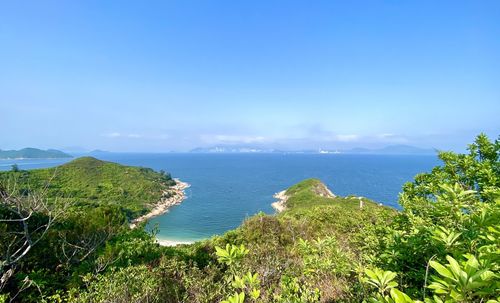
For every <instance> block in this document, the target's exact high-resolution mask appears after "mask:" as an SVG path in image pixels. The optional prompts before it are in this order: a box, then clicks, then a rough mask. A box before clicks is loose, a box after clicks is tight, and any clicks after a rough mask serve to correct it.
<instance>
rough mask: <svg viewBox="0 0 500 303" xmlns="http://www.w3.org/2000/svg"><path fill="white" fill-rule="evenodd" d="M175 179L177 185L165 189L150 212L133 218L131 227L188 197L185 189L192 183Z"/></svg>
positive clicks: (164, 211) (161, 212) (165, 210)
mask: <svg viewBox="0 0 500 303" xmlns="http://www.w3.org/2000/svg"><path fill="white" fill-rule="evenodd" d="M174 180H175V185H174V186H171V187H169V188H168V189H166V190H164V191H163V193H162V198H161V199H160V201H158V204H156V206H155V207H154V208H153V209H152V210H151V211H150V212H149V213H147V214H145V215H143V216H140V217H139V218H136V219H134V220H132V221H131V222H130V228H136V227H137V225H138V224H139V223H141V222H144V221H146V220H148V219H151V218H153V217H156V216H159V215H162V214H164V213H166V212H167V211H168V209H169V208H170V207H172V206H174V205H179V204H180V203H181V202H182V201H184V199H186V193H185V192H184V191H185V190H186V188H188V187H189V186H191V185H189V184H188V183H186V182H182V181H181V180H179V179H174Z"/></svg>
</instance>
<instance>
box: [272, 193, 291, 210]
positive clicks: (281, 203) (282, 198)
mask: <svg viewBox="0 0 500 303" xmlns="http://www.w3.org/2000/svg"><path fill="white" fill-rule="evenodd" d="M273 198H275V199H278V201H276V202H273V203H271V206H272V207H273V208H274V209H275V210H276V211H277V212H279V213H280V212H282V211H284V210H285V209H286V201H287V200H288V196H287V195H286V190H282V191H280V192H279V193H275V194H274V195H273Z"/></svg>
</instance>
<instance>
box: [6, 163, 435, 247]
mask: <svg viewBox="0 0 500 303" xmlns="http://www.w3.org/2000/svg"><path fill="white" fill-rule="evenodd" d="M99 158H100V159H102V160H108V161H113V162H118V163H121V164H126V165H137V166H144V167H151V168H153V169H155V170H160V169H163V170H165V171H168V172H170V173H171V174H172V176H173V177H175V178H180V179H181V180H183V181H185V182H188V183H190V184H191V187H190V188H189V189H187V191H186V194H187V199H186V200H184V202H183V203H182V204H181V205H179V206H175V207H173V208H171V209H170V211H169V212H168V213H166V214H164V215H162V216H159V217H156V218H153V219H151V220H150V224H149V227H150V228H151V227H153V226H155V225H158V227H159V234H158V238H160V239H168V240H180V241H186V240H199V239H203V238H208V237H210V236H212V235H214V234H222V233H224V232H225V231H227V230H230V229H232V228H235V227H237V226H238V225H240V224H241V222H242V221H243V220H244V219H245V218H246V217H248V216H251V215H254V214H256V213H258V212H259V211H263V212H266V213H273V212H274V210H273V209H272V207H271V203H272V202H273V201H274V199H273V197H272V196H273V194H274V193H276V192H278V191H281V190H283V189H286V188H288V187H289V186H291V185H293V184H295V183H296V182H299V181H301V180H303V179H306V178H319V179H321V180H322V181H323V182H324V183H325V184H327V186H328V187H329V188H330V189H331V190H332V191H333V192H334V193H335V194H337V195H341V196H346V195H357V196H365V197H368V198H370V199H372V200H375V201H377V202H380V203H383V204H385V205H389V206H392V207H398V204H397V198H398V193H399V192H400V190H401V186H402V185H403V184H404V183H405V182H407V181H411V180H412V178H413V177H414V176H415V174H417V173H420V172H424V171H429V170H430V169H431V168H432V167H433V166H435V165H437V164H438V160H437V158H436V156H382V155H313V154H132V153H121V154H119V153H109V154H105V155H102V156H99ZM67 161H68V160H66V159H64V160H62V159H61V160H54V159H51V160H37V159H26V160H1V161H0V170H8V169H10V165H11V164H12V163H17V164H18V165H19V167H20V168H21V169H34V168H41V167H51V166H55V165H58V164H62V163H64V162H67Z"/></svg>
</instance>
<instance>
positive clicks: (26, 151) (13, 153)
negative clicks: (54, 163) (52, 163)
mask: <svg viewBox="0 0 500 303" xmlns="http://www.w3.org/2000/svg"><path fill="white" fill-rule="evenodd" d="M56 158H73V156H71V155H69V154H67V153H64V152H62V151H60V150H56V149H47V150H42V149H38V148H31V147H28V148H23V149H20V150H0V159H56Z"/></svg>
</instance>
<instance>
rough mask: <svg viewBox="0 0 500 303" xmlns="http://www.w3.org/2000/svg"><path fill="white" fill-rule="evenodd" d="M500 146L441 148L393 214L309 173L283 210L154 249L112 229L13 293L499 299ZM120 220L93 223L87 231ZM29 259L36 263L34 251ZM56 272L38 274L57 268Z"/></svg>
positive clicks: (237, 299)
mask: <svg viewBox="0 0 500 303" xmlns="http://www.w3.org/2000/svg"><path fill="white" fill-rule="evenodd" d="M499 152H500V143H499V142H498V141H495V142H490V141H489V140H488V139H487V138H486V137H485V136H483V135H481V136H479V137H478V138H477V139H476V141H475V143H474V144H472V145H471V146H470V147H469V153H468V154H465V155H460V154H454V153H449V152H446V153H441V154H440V155H439V157H440V158H441V160H443V165H442V166H439V167H436V168H434V169H433V171H432V172H430V173H426V174H421V175H418V176H416V177H415V181H414V182H412V183H408V184H406V185H405V186H404V188H403V191H402V193H401V196H400V204H401V205H402V206H403V209H402V211H400V212H396V211H394V210H392V209H389V208H386V207H382V206H379V205H377V204H376V203H373V202H370V201H368V200H365V204H364V207H363V208H361V209H360V208H359V200H358V199H357V198H349V197H346V198H343V197H335V198H330V197H327V196H325V195H321V192H322V185H321V183H320V181H319V180H314V179H311V180H306V181H304V182H301V183H299V184H297V185H295V186H293V187H292V188H290V189H289V191H287V194H289V195H290V198H289V200H288V201H289V203H290V204H288V205H287V207H288V209H287V210H286V211H285V212H283V213H281V214H278V215H275V216H268V215H264V214H258V215H256V216H254V217H251V218H249V219H247V220H246V221H245V222H244V223H243V224H242V226H241V227H239V228H237V229H235V230H233V231H229V232H227V233H226V234H224V235H223V236H220V237H214V238H212V239H210V240H207V241H204V242H199V243H195V244H193V245H183V246H179V247H173V248H172V247H171V248H168V247H159V246H158V245H157V244H156V243H155V242H154V235H148V234H146V233H144V232H143V231H140V230H135V231H132V232H131V231H128V230H126V229H118V230H117V231H116V233H114V234H113V235H112V236H111V237H110V238H109V239H106V240H105V242H104V244H103V245H102V246H101V247H100V248H99V249H98V250H97V251H96V252H95V255H94V256H93V257H92V258H90V259H87V260H85V261H83V262H78V261H74V263H71V265H70V268H73V269H74V268H78V270H73V271H70V272H71V278H70V279H69V280H68V281H69V282H64V281H61V280H57V283H54V282H52V281H47V280H43V279H42V280H37V277H38V276H39V271H38V269H37V268H36V267H33V268H32V272H27V273H26V274H25V275H24V276H19V277H17V278H16V283H21V281H23V279H25V278H29V279H30V281H35V282H36V285H37V286H36V287H35V286H34V285H35V284H33V286H31V287H29V288H28V289H26V290H24V292H23V293H22V294H21V295H20V296H19V297H18V298H22V300H23V301H26V302H35V301H36V302H40V301H42V300H45V301H46V302H62V301H67V302H229V303H244V302H283V303H284V302H297V303H298V302H301V303H302V302H377V303H403V302H426V303H441V302H488V303H494V302H498V301H499V298H498V293H500V276H499V264H500V263H499V260H500V249H499V242H500V240H499V236H500V162H499ZM97 218H98V216H96V217H95V218H94V219H92V220H91V221H94V220H95V221H98V219H97ZM113 222H115V223H113ZM118 222H119V220H116V221H113V220H112V221H110V222H108V224H107V225H106V224H101V225H100V224H97V225H96V226H95V227H94V229H93V231H92V232H97V231H99V230H101V229H102V228H104V227H103V226H108V227H109V226H115V225H116V226H120V224H119V223H118ZM60 224H66V223H65V221H64V220H63V221H62V222H60ZM68 230H71V228H68ZM49 238H51V239H52V238H56V236H55V235H52V236H49ZM32 257H33V258H34V260H33V262H36V260H35V259H36V258H39V257H40V255H39V254H34V255H33V256H32ZM55 264H56V263H54V265H55ZM55 268H57V267H55ZM55 268H54V267H50V269H49V268H47V269H45V270H50V271H54V272H53V273H52V274H53V275H54V276H57V275H58V274H57V271H56V269H55ZM63 272H64V271H63ZM41 277H46V276H44V275H41ZM12 296H13V293H9V294H7V296H6V298H7V299H8V298H12ZM0 298H1V297H0ZM0 302H1V301H0Z"/></svg>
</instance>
